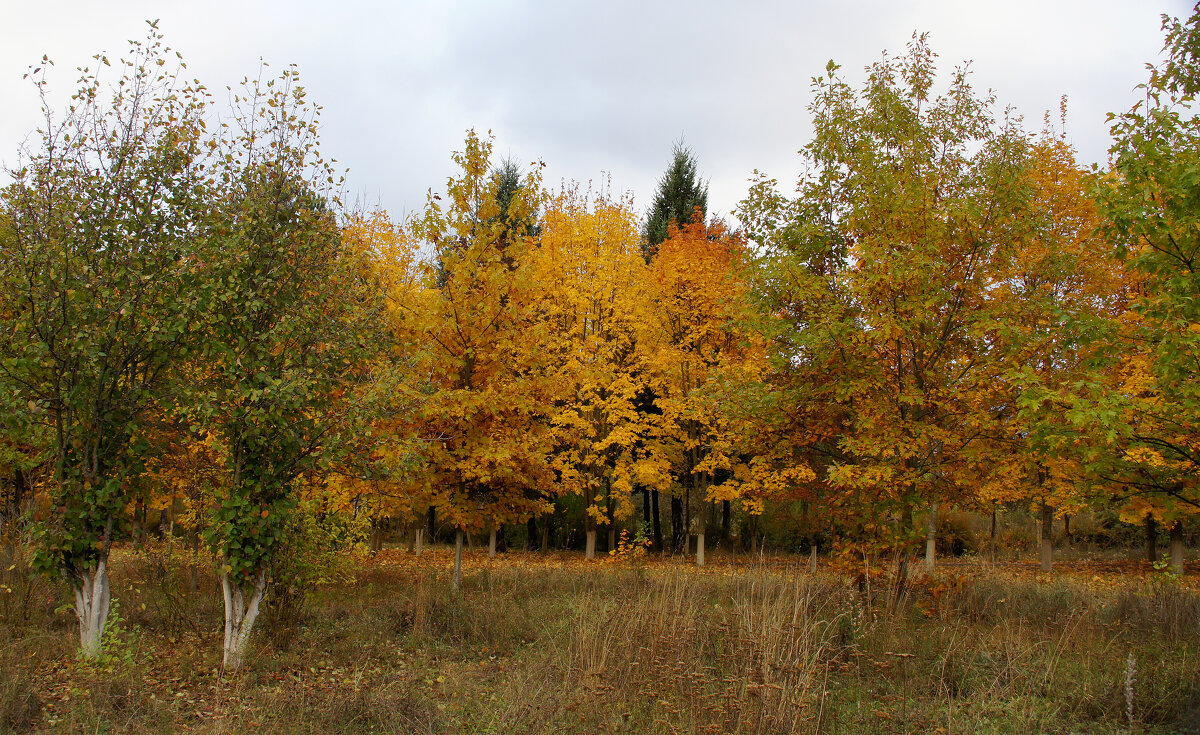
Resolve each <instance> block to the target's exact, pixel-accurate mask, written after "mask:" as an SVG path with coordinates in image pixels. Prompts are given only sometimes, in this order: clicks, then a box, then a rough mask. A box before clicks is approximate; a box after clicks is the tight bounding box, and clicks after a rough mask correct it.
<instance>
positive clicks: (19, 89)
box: [0, 0, 1190, 214]
mask: <svg viewBox="0 0 1200 735" xmlns="http://www.w3.org/2000/svg"><path fill="white" fill-rule="evenodd" d="M1189 9H1190V8H1189V6H1188V5H1187V4H1185V3H1181V2H1177V1H1176V2H1156V3H1128V2H1125V1H1123V0H1108V1H1102V2H1068V1H1066V0H1061V1H1058V2H1034V1H1033V0H1019V1H1017V2H1009V3H1003V4H1001V3H974V2H962V1H961V0H912V1H910V2H866V1H865V0H857V1H852V2H842V3H818V2H785V1H781V2H768V1H766V0H758V1H756V2H755V1H750V2H741V3H737V4H734V3H718V2H693V3H674V2H654V1H653V0H642V2H633V1H632V0H610V2H606V3H569V2H534V1H533V0H528V1H527V2H506V3H501V2H482V1H479V2H433V1H430V2H399V3H369V2H356V1H347V2H335V3H329V2H321V3H317V2H315V1H306V2H289V3H283V2H278V3H274V2H264V3H257V4H253V5H249V6H243V5H241V4H239V3H234V2H231V1H230V0H214V1H213V2H209V3H205V4H201V3H195V2H166V3H164V2H150V1H143V2H109V3H102V4H101V3H84V2H60V3H42V4H39V5H37V6H36V7H34V5H33V4H24V5H22V6H19V7H18V6H15V4H13V3H9V4H7V7H6V8H5V9H4V10H2V11H0V28H2V29H3V30H2V31H0V34H2V36H0V41H2V43H0V59H2V61H3V63H2V64H0V99H3V100H5V106H6V114H5V115H4V116H3V118H2V119H0V160H3V161H4V162H5V163H8V164H12V163H14V162H15V155H14V152H15V149H16V147H17V145H18V143H19V142H20V140H21V139H22V137H23V136H24V135H25V134H26V133H27V132H28V131H29V130H31V129H32V128H33V127H35V126H36V125H37V123H38V116H37V106H36V99H35V97H34V95H33V93H32V89H31V88H30V87H29V85H28V83H22V82H21V80H20V76H21V74H22V73H23V71H24V69H25V66H26V64H29V63H31V62H34V61H36V60H38V59H40V58H41V55H42V54H43V53H48V54H50V55H51V57H53V58H54V59H56V60H57V62H58V66H57V69H56V72H55V75H54V77H53V82H54V85H55V90H56V94H58V95H59V97H57V99H60V100H61V99H64V98H65V95H66V94H67V93H69V91H70V90H71V88H72V87H73V80H74V76H75V75H74V74H72V73H71V70H72V69H74V67H76V66H78V65H80V64H83V63H85V62H86V61H87V59H88V57H89V56H90V55H91V54H92V53H96V52H98V51H106V52H107V53H108V54H109V55H110V56H114V55H119V54H120V53H122V52H123V51H124V49H125V39H128V38H136V37H141V36H142V35H143V33H144V26H143V25H142V20H143V19H145V18H152V17H158V18H160V19H161V22H160V27H161V29H162V30H163V31H164V32H165V33H166V36H167V41H168V43H170V44H171V45H172V46H173V47H175V48H176V49H178V50H180V51H181V52H182V53H183V54H184V56H185V58H186V59H187V60H188V61H189V64H190V67H191V69H190V71H191V72H192V73H193V74H195V75H196V76H198V77H199V78H200V79H201V80H202V81H204V82H205V83H207V84H209V85H210V86H213V87H215V88H221V87H223V86H224V85H226V84H234V83H236V82H237V81H238V80H239V79H241V78H242V77H243V76H245V75H247V74H253V73H254V72H255V71H256V68H257V64H258V60H259V59H260V58H263V59H265V60H267V61H268V62H269V63H271V64H272V65H273V66H275V67H279V66H283V65H285V64H288V63H296V64H298V65H299V67H300V70H301V74H302V78H303V79H304V82H305V84H306V86H307V87H308V89H309V92H310V97H311V98H312V99H313V100H315V101H317V102H318V103H320V104H322V105H323V106H324V107H325V114H324V117H323V129H322V141H323V146H324V149H325V152H326V154H327V155H329V156H330V157H332V158H336V159H337V160H338V161H339V162H340V163H341V164H342V165H344V166H348V167H349V168H350V177H349V181H350V186H351V190H352V191H353V192H355V193H357V194H358V195H359V196H360V197H361V198H363V199H365V200H366V201H367V202H371V203H375V202H378V203H379V204H382V205H383V206H385V207H387V208H388V209H390V210H392V211H393V212H394V213H397V214H399V213H401V212H403V211H405V210H407V211H413V210H417V209H419V208H420V207H421V206H422V205H423V203H424V200H425V192H426V190H427V189H428V188H430V187H434V188H440V186H441V185H442V184H443V183H444V180H445V178H446V176H447V175H449V174H450V173H451V172H452V171H451V164H450V161H449V153H450V151H451V150H453V149H455V148H458V147H459V146H460V145H461V143H462V138H463V134H464V131H465V130H466V129H467V128H468V127H474V128H476V129H477V130H479V131H481V132H483V131H486V130H488V129H491V130H493V131H494V132H495V133H496V134H497V136H498V137H497V151H498V153H500V154H502V155H503V154H508V155H510V156H512V157H513V158H516V159H518V160H524V161H532V160H537V159H540V160H544V161H545V162H546V163H547V170H546V178H547V181H548V182H549V183H552V184H553V183H557V182H558V181H559V180H561V179H574V180H581V181H587V180H589V179H598V178H600V177H601V176H602V175H603V173H604V172H607V173H609V174H611V176H612V179H613V185H614V187H615V188H616V189H618V190H631V191H633V192H634V193H635V195H636V197H637V203H638V205H639V206H640V207H643V208H644V207H645V206H646V204H647V203H648V201H649V198H650V196H651V195H652V194H653V189H654V184H655V181H656V180H657V178H658V176H659V175H660V173H661V171H662V169H663V167H664V166H665V165H666V163H667V159H668V157H669V150H670V145H671V142H672V141H673V140H675V139H677V138H678V137H680V136H681V135H682V136H684V137H686V139H687V141H688V143H689V144H690V145H692V147H693V148H694V149H695V151H696V153H697V156H698V158H699V160H700V164H701V169H702V171H703V173H704V175H706V176H707V177H709V178H710V180H711V187H712V190H711V199H710V202H711V206H712V208H713V209H715V210H718V211H721V212H724V213H729V212H731V211H732V210H733V208H734V206H735V205H736V202H737V200H738V199H740V198H741V197H742V196H743V195H744V193H745V190H746V181H747V179H748V178H749V176H750V174H751V172H752V170H753V169H756V168H757V169H760V170H763V171H765V172H768V173H770V174H771V175H774V176H777V177H779V178H781V179H783V180H787V179H790V178H792V177H794V176H795V174H796V172H797V170H798V167H799V162H798V160H797V158H796V151H797V150H798V149H799V148H800V147H801V146H803V145H804V143H805V142H806V140H807V138H808V135H809V126H808V113H807V109H806V108H807V105H808V103H809V99H810V95H809V80H810V79H811V77H812V76H814V75H816V74H819V73H820V72H821V71H822V70H823V69H824V66H825V63H826V61H827V60H829V59H835V60H837V61H838V62H839V63H840V64H841V65H842V66H843V69H844V73H845V75H846V76H847V78H849V79H852V80H853V79H858V78H861V75H862V69H863V68H864V67H865V66H867V65H868V64H870V63H872V62H873V61H875V60H877V59H878V58H880V55H881V54H882V53H883V51H884V50H885V49H887V50H889V51H890V52H891V53H893V54H895V53H900V52H902V51H903V48H904V45H905V44H906V43H907V42H908V40H909V39H910V37H911V34H912V33H913V32H914V31H917V30H920V31H929V32H930V36H931V40H932V45H933V48H934V49H935V50H936V51H938V53H939V54H940V62H941V65H942V68H944V69H949V68H952V67H953V66H955V65H957V64H958V63H960V62H962V61H963V60H967V59H970V60H972V64H971V68H972V70H973V73H974V81H975V83H976V85H977V86H978V87H979V88H981V89H987V88H991V89H993V90H995V92H996V95H997V100H998V103H999V104H1000V105H1001V106H1003V105H1009V104H1011V105H1014V106H1015V107H1016V108H1017V109H1018V111H1019V112H1021V113H1023V114H1024V115H1025V117H1026V119H1027V121H1028V122H1027V125H1029V126H1030V127H1037V126H1039V125H1040V121H1041V117H1042V114H1043V112H1044V111H1045V110H1057V107H1058V100H1059V97H1060V96H1061V95H1064V94H1065V95H1068V96H1069V97H1070V109H1071V117H1070V119H1069V123H1068V134H1069V136H1070V138H1071V139H1072V141H1073V142H1074V143H1075V144H1076V145H1077V147H1078V148H1079V150H1080V154H1081V157H1082V158H1083V159H1085V160H1088V161H1101V162H1102V161H1103V159H1104V156H1105V151H1106V149H1107V146H1108V140H1107V128H1106V124H1105V122H1104V118H1105V114H1106V113H1107V112H1110V111H1119V110H1124V109H1126V108H1128V107H1129V106H1130V105H1131V104H1132V103H1133V102H1134V101H1135V100H1136V93H1135V92H1134V91H1133V87H1134V85H1136V84H1138V83H1139V82H1141V81H1142V80H1143V79H1144V77H1145V72H1144V64H1145V63H1146V62H1148V61H1153V60H1154V59H1156V58H1157V56H1158V52H1159V49H1160V47H1161V43H1162V39H1161V34H1160V31H1159V19H1158V16H1159V14H1160V13H1169V14H1172V15H1184V14H1187V13H1188V12H1189Z"/></svg>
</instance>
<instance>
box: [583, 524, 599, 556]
mask: <svg viewBox="0 0 1200 735" xmlns="http://www.w3.org/2000/svg"><path fill="white" fill-rule="evenodd" d="M583 556H584V558H585V559H595V558H596V529H594V528H590V529H588V531H587V545H586V546H585V547H584V552H583Z"/></svg>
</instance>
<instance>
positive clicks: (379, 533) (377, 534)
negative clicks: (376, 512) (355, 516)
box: [371, 518, 383, 551]
mask: <svg viewBox="0 0 1200 735" xmlns="http://www.w3.org/2000/svg"><path fill="white" fill-rule="evenodd" d="M382 548H383V521H382V520H381V519H379V518H372V519H371V551H379V550H381V549H382Z"/></svg>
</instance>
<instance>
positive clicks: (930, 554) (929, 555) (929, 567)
mask: <svg viewBox="0 0 1200 735" xmlns="http://www.w3.org/2000/svg"><path fill="white" fill-rule="evenodd" d="M937 522H938V504H937V502H936V501H935V502H934V503H933V504H932V505H930V506H929V521H928V523H927V525H926V527H925V571H927V572H932V571H933V567H934V565H935V564H936V563H937Z"/></svg>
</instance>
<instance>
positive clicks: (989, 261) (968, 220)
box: [739, 37, 1027, 597]
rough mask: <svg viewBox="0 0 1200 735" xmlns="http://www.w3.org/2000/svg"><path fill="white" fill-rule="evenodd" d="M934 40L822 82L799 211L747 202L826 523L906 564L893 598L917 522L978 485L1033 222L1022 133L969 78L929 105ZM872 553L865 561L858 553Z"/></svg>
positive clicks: (794, 203)
mask: <svg viewBox="0 0 1200 735" xmlns="http://www.w3.org/2000/svg"><path fill="white" fill-rule="evenodd" d="M934 59H935V56H934V54H933V52H932V51H931V50H930V48H929V46H928V44H927V43H926V41H925V38H924V37H917V38H914V40H913V42H912V43H911V45H910V47H909V50H908V53H907V54H905V55H903V56H901V57H899V58H885V59H884V60H883V61H881V62H878V63H876V64H874V65H873V66H872V67H871V68H870V69H869V71H868V78H867V80H866V82H865V84H864V85H863V87H862V88H861V89H854V88H852V87H851V86H850V85H849V84H848V83H846V82H845V81H843V80H842V79H840V78H839V76H838V75H837V66H836V65H835V64H833V63H832V62H831V63H830V65H829V68H828V73H827V74H826V75H824V76H822V77H820V78H818V79H816V80H815V81H814V96H815V102H814V103H813V106H812V109H813V115H814V121H813V127H814V131H815V135H814V139H813V141H812V142H811V143H810V144H809V145H808V146H806V147H805V149H804V151H803V153H804V155H805V157H806V159H807V160H808V163H809V167H808V170H809V173H808V174H807V175H806V176H805V177H804V178H803V179H802V180H801V181H800V183H799V186H798V190H799V194H800V196H799V197H798V198H797V199H796V200H788V199H787V198H785V197H783V196H781V195H780V194H779V193H778V192H777V189H776V185H775V183H774V182H773V181H771V180H769V179H765V178H760V179H759V181H757V182H756V184H755V185H754V187H753V188H752V190H751V193H750V196H749V198H748V199H747V200H746V201H745V202H743V203H742V206H741V210H740V213H739V214H740V216H741V218H742V220H743V222H745V223H746V224H747V229H748V231H749V236H750V237H751V239H753V240H756V241H757V242H758V243H759V244H760V246H761V247H762V252H763V253H764V254H765V256H766V259H767V260H766V262H765V263H764V267H765V268H767V269H768V270H769V273H768V274H767V275H766V276H764V278H763V280H764V281H765V282H767V284H768V285H769V287H770V291H771V296H772V298H771V300H770V301H768V302H767V303H766V304H765V307H766V311H767V313H768V314H771V315H774V316H776V317H782V318H783V319H785V320H786V321H787V322H788V323H789V326H788V327H787V329H786V330H784V331H782V332H780V333H779V337H778V338H777V340H776V342H777V345H778V348H779V349H780V350H781V352H780V360H779V361H778V363H777V364H778V367H779V368H780V370H781V379H782V380H784V381H785V384H787V385H789V391H788V392H789V394H790V395H791V397H792V400H796V401H798V404H791V403H789V404H786V405H785V410H789V411H791V410H792V409H791V406H792V405H796V406H797V407H796V409H795V410H796V413H797V414H800V415H803V414H804V413H808V412H810V411H811V408H810V405H812V404H816V405H818V406H822V407H824V408H823V409H822V411H821V413H822V414H824V415H825V417H826V418H822V419H819V420H818V422H817V423H816V424H815V426H816V427H821V426H822V425H826V426H829V425H832V426H834V427H836V433H834V434H832V436H822V434H823V433H824V431H825V430H824V429H821V430H820V431H816V432H814V436H812V437H811V438H812V440H814V441H815V442H818V443H819V444H821V445H824V446H825V447H826V448H827V449H829V450H831V453H832V457H831V458H830V461H829V462H828V463H827V464H826V465H825V469H824V473H823V477H821V478H820V479H821V480H823V481H824V483H825V484H826V486H827V487H828V488H829V490H830V492H829V494H828V495H827V496H826V498H825V499H824V500H825V503H826V504H827V506H828V507H829V508H830V511H831V513H830V517H831V519H834V518H838V519H841V520H842V521H843V522H844V523H845V524H846V528H847V530H848V531H849V532H850V533H849V535H851V536H853V537H856V539H857V540H858V541H859V542H861V543H863V544H865V545H866V547H867V548H866V549H865V550H867V551H876V550H884V549H887V550H890V551H893V552H895V553H897V559H898V561H899V563H898V568H897V571H898V574H897V582H898V586H897V590H896V591H897V597H899V594H900V593H902V591H903V583H904V579H905V577H906V574H907V562H906V558H907V556H908V555H909V553H910V550H911V548H912V545H913V542H914V541H915V538H916V536H917V524H916V521H917V517H916V513H917V512H918V511H919V510H923V509H926V508H927V509H929V515H930V516H932V515H933V514H934V513H936V508H937V504H938V503H939V502H946V501H956V500H959V499H960V498H962V497H963V496H964V494H965V493H966V492H967V488H969V487H971V486H972V484H973V480H974V476H975V473H976V471H977V468H978V466H979V464H980V462H979V459H978V456H977V452H979V451H982V450H983V449H984V448H985V447H986V445H985V444H984V443H983V442H981V441H980V440H981V438H982V437H984V436H986V435H987V432H988V431H989V429H990V427H991V426H992V423H993V422H992V417H991V413H990V412H991V408H992V406H991V404H990V402H989V400H988V389H989V387H990V386H991V384H992V383H993V382H994V381H995V379H996V378H997V376H998V375H999V373H1000V371H1001V370H1002V369H1003V367H1004V365H1003V363H1002V362H1000V361H998V360H997V357H996V355H995V354H994V353H993V352H992V351H991V350H990V348H989V342H988V340H987V337H986V335H987V330H988V328H989V319H990V315H991V313H992V311H993V307H994V304H993V303H992V291H993V286H994V278H995V274H996V273H997V270H998V268H999V266H1000V264H1002V263H1004V262H1007V257H1008V253H1009V252H1011V250H1012V249H1013V248H1014V247H1015V246H1016V244H1017V243H1018V242H1019V238H1020V236H1021V232H1022V227H1023V223H1024V217H1023V212H1024V202H1025V201H1026V199H1027V191H1026V190H1027V184H1026V181H1025V178H1024V168H1025V160H1026V156H1027V153H1026V148H1027V145H1026V143H1025V136H1024V135H1023V134H1022V133H1021V132H1020V131H1018V130H1016V129H1014V128H1013V127H1012V126H1011V125H1004V124H1001V123H1000V122H998V121H997V120H996V119H995V117H994V115H993V113H992V101H991V99H990V98H988V97H980V96H978V95H977V94H976V93H975V92H974V91H973V89H972V87H971V85H970V82H969V78H968V75H967V72H966V70H964V69H959V70H957V71H956V73H955V74H953V75H952V76H951V77H950V84H949V87H948V89H947V90H946V91H945V92H943V93H941V94H935V92H934V89H933V88H934V83H935V80H936V73H935V64H934ZM805 404H809V405H805ZM859 558H861V556H860V557H859Z"/></svg>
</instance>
